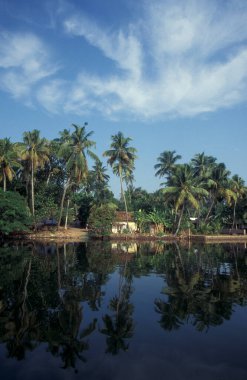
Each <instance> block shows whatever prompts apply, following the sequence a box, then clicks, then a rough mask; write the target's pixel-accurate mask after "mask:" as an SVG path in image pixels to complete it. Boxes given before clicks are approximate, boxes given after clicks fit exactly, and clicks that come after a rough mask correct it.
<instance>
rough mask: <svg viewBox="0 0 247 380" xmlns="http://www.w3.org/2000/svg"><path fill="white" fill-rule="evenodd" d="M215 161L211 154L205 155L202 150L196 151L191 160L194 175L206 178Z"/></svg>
mask: <svg viewBox="0 0 247 380" xmlns="http://www.w3.org/2000/svg"><path fill="white" fill-rule="evenodd" d="M215 162H216V158H215V157H213V156H206V155H205V153H204V152H202V153H197V154H196V155H195V156H194V158H192V160H191V165H192V167H193V170H194V175H195V176H197V177H200V178H201V179H205V178H208V177H209V175H210V173H211V171H212V168H213V166H214V164H215Z"/></svg>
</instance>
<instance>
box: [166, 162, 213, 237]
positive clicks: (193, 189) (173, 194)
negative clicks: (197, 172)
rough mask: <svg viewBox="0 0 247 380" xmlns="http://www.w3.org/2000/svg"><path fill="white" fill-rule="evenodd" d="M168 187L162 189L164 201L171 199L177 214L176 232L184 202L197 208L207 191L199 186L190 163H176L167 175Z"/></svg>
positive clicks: (182, 212) (178, 227)
mask: <svg viewBox="0 0 247 380" xmlns="http://www.w3.org/2000/svg"><path fill="white" fill-rule="evenodd" d="M167 185H168V187H166V188H164V189H163V193H164V195H165V199H166V201H169V200H170V201H172V202H173V204H174V210H175V213H176V215H177V214H179V219H178V224H177V229H176V232H175V235H177V234H178V232H179V229H180V225H181V221H182V217H183V214H184V209H185V205H186V203H187V204H189V205H191V206H192V207H193V208H195V209H198V208H199V199H200V198H202V197H206V196H207V195H208V191H207V190H205V188H203V187H201V186H200V185H199V184H198V183H197V181H196V180H195V177H194V176H193V170H192V168H191V166H190V165H188V164H183V165H177V166H176V170H175V171H174V173H173V175H171V176H169V177H168V181H167Z"/></svg>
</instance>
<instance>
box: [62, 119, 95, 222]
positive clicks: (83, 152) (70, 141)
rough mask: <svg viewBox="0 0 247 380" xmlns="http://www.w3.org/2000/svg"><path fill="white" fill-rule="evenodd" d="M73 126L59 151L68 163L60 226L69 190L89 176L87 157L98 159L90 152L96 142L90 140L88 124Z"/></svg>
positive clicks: (90, 133)
mask: <svg viewBox="0 0 247 380" xmlns="http://www.w3.org/2000/svg"><path fill="white" fill-rule="evenodd" d="M72 126H73V127H74V131H73V133H72V134H71V135H70V136H68V134H67V130H66V136H65V137H66V138H65V139H64V143H63V144H62V145H61V149H60V151H59V155H60V157H63V158H64V160H65V162H66V171H67V181H66V183H65V185H64V191H63V196H62V200H61V209H60V217H59V221H58V226H60V224H61V220H62V213H63V206H64V200H65V196H66V192H67V190H68V188H69V187H70V186H71V185H72V184H75V185H76V186H78V185H79V184H80V183H81V182H83V181H84V180H86V178H87V176H88V163H87V155H88V156H90V157H92V158H93V159H95V160H97V159H98V157H97V156H96V155H95V154H94V153H93V152H92V151H91V150H90V148H91V147H93V146H95V142H94V141H92V140H90V139H89V138H90V136H91V135H92V134H93V132H92V131H91V132H88V133H87V132H86V126H87V123H85V124H84V126H83V127H80V126H78V125H76V124H72ZM62 138H63V136H62ZM62 141H63V140H62Z"/></svg>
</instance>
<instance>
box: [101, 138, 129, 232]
mask: <svg viewBox="0 0 247 380" xmlns="http://www.w3.org/2000/svg"><path fill="white" fill-rule="evenodd" d="M111 139H112V143H111V145H110V148H111V149H109V150H106V151H105V152H104V153H103V156H105V157H109V158H108V160H107V163H108V164H110V165H111V167H112V169H113V173H114V174H116V175H117V176H118V177H119V178H120V188H121V196H122V198H123V200H124V205H125V212H126V221H127V227H128V209H127V202H126V197H125V193H124V190H123V178H124V176H125V177H126V176H127V177H128V176H130V174H132V173H133V170H134V161H135V159H136V154H135V153H136V149H135V148H133V147H131V146H129V143H130V141H132V139H131V138H130V137H124V135H123V133H122V132H118V133H117V134H116V135H112V136H111Z"/></svg>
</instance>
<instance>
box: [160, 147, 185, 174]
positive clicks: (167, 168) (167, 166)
mask: <svg viewBox="0 0 247 380" xmlns="http://www.w3.org/2000/svg"><path fill="white" fill-rule="evenodd" d="M181 158H182V157H181V156H180V155H179V154H177V155H176V151H175V150H173V151H170V150H165V151H164V152H163V153H161V154H160V155H159V157H158V158H157V161H158V164H156V165H154V168H155V169H156V170H157V171H156V173H155V175H156V177H164V176H165V175H169V174H170V173H171V172H172V170H173V169H174V166H175V163H176V162H177V161H178V160H180V159H181Z"/></svg>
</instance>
